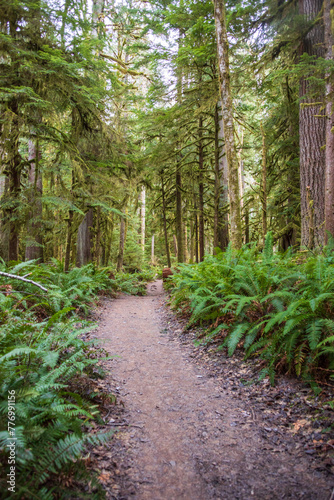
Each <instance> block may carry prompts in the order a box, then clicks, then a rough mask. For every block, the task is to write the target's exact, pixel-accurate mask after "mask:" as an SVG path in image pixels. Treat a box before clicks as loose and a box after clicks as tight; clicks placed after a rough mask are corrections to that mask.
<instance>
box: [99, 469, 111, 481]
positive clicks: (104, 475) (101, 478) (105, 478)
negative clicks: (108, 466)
mask: <svg viewBox="0 0 334 500" xmlns="http://www.w3.org/2000/svg"><path fill="white" fill-rule="evenodd" d="M110 477H111V474H110V472H102V474H100V475H99V481H101V483H103V484H104V483H107V482H108V481H109V480H110Z"/></svg>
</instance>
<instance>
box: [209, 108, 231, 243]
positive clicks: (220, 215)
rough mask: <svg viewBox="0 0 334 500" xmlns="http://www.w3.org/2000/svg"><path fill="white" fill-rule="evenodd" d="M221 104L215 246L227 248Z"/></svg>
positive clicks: (217, 131) (217, 127)
mask: <svg viewBox="0 0 334 500" xmlns="http://www.w3.org/2000/svg"><path fill="white" fill-rule="evenodd" d="M219 110H220V111H221V104H220V103H218V104H217V105H216V108H215V194H214V196H215V200H214V203H215V207H214V238H213V240H214V243H213V244H214V247H219V248H220V249H221V250H225V249H226V248H227V245H228V240H229V237H228V215H227V212H226V206H227V205H228V166H227V160H226V154H225V151H224V128H223V121H222V117H221V116H219V114H220V113H219ZM224 210H225V212H224Z"/></svg>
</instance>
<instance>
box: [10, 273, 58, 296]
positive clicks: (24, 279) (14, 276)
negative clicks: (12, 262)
mask: <svg viewBox="0 0 334 500" xmlns="http://www.w3.org/2000/svg"><path fill="white" fill-rule="evenodd" d="M0 276H6V277H7V278H14V279H17V280H21V281H25V282H26V283H32V284H33V285H35V286H38V287H39V288H40V289H41V290H43V291H44V292H47V291H48V290H47V288H44V286H42V285H40V284H39V283H36V281H33V280H27V279H26V278H23V277H22V276H17V275H16V274H9V273H3V272H2V271H0Z"/></svg>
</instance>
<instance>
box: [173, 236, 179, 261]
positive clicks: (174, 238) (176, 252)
mask: <svg viewBox="0 0 334 500" xmlns="http://www.w3.org/2000/svg"><path fill="white" fill-rule="evenodd" d="M173 242H174V253H175V257H176V260H177V255H178V248H177V238H176V236H175V234H173Z"/></svg>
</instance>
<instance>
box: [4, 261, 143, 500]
mask: <svg viewBox="0 0 334 500" xmlns="http://www.w3.org/2000/svg"><path fill="white" fill-rule="evenodd" d="M0 270H1V271H4V272H7V273H11V274H15V275H20V276H25V277H26V278H27V279H30V280H33V281H36V282H38V283H39V284H42V285H43V286H44V287H46V288H47V289H48V291H47V292H43V291H42V290H40V289H39V288H37V287H36V286H35V285H33V284H31V283H26V282H22V281H20V280H16V279H13V278H7V277H3V276H0V491H1V498H8V497H9V498H12V499H22V498H27V499H28V498H40V499H43V500H48V499H51V498H78V497H80V498H86V497H87V498H99V499H100V498H103V497H104V494H103V490H102V488H101V486H100V484H99V482H98V481H97V480H96V479H95V478H94V475H92V474H91V473H88V471H87V467H86V465H85V464H86V462H85V460H84V459H83V458H82V457H83V454H84V450H85V448H86V447H87V446H88V445H101V444H103V443H105V442H106V441H107V440H109V439H110V437H111V434H110V433H96V431H95V430H94V429H95V424H94V427H93V423H94V422H97V423H98V422H100V423H101V422H102V420H101V417H100V411H101V398H100V399H99V398H96V394H97V391H96V390H94V388H95V385H94V384H95V383H96V379H98V378H99V377H101V376H103V372H102V370H101V366H100V365H101V361H102V360H103V359H104V358H105V357H106V353H105V351H104V350H103V349H102V348H101V346H99V345H97V344H96V342H94V341H88V340H87V339H85V334H86V333H87V332H88V331H90V330H91V329H92V328H93V326H94V325H92V323H91V322H88V321H87V320H86V319H85V316H86V315H87V313H88V312H89V309H90V308H91V306H92V304H94V302H96V300H97V298H98V295H101V294H104V295H106V294H107V295H115V293H117V292H119V291H123V292H126V293H134V294H137V293H141V294H143V293H144V292H145V280H148V279H150V278H151V276H152V272H149V271H148V272H146V273H141V274H139V273H138V274H137V275H136V276H134V275H124V274H119V275H116V276H115V275H114V274H113V273H112V271H111V270H110V269H109V268H105V269H96V268H95V267H94V266H93V265H91V264H90V265H87V266H84V267H82V268H80V269H78V268H74V269H72V270H71V271H69V272H67V273H65V272H64V270H63V266H62V264H61V263H60V262H58V261H56V260H53V261H52V262H51V264H49V265H44V264H41V265H38V264H37V263H36V262H35V261H30V262H24V263H14V264H12V265H11V266H7V267H6V265H5V264H4V263H2V264H1V265H0ZM152 278H153V276H152ZM8 397H10V400H11V401H14V400H15V406H13V411H12V410H11V409H10V411H8ZM13 398H15V399H13ZM108 398H109V400H113V396H112V395H108V394H104V395H103V397H102V400H103V399H104V400H105V399H108ZM8 422H11V423H10V426H9V427H8ZM14 427H15V436H14V435H11V434H10V433H11V432H13V429H14ZM13 437H15V461H14V463H13V462H12V463H11V464H10V463H9V461H10V460H11V454H10V447H9V446H8V444H10V443H12V442H13V441H12V438H13ZM9 465H13V466H14V467H15V476H16V477H15V483H16V484H15V488H14V491H13V490H8V487H10V483H7V481H8V480H9V477H8V476H7V474H8V472H9Z"/></svg>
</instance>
